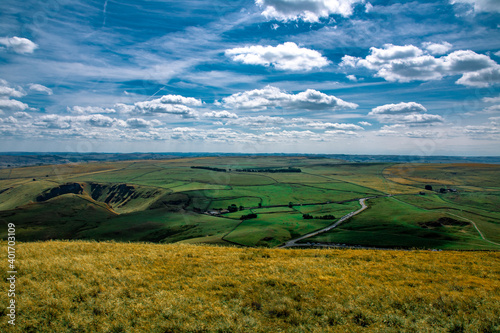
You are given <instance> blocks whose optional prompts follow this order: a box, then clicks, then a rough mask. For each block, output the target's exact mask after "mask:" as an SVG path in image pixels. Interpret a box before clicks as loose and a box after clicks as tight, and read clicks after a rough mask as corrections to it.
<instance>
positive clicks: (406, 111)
mask: <svg viewBox="0 0 500 333" xmlns="http://www.w3.org/2000/svg"><path fill="white" fill-rule="evenodd" d="M426 112H427V109H426V108H425V107H424V106H423V105H421V104H419V103H415V102H409V103H398V104H386V105H382V106H378V107H376V108H373V109H372V111H370V112H369V113H368V116H372V117H374V118H376V119H377V120H378V121H379V122H381V123H397V124H411V125H413V126H417V125H429V124H434V123H442V122H444V119H443V117H441V116H440V115H435V114H427V113H426Z"/></svg>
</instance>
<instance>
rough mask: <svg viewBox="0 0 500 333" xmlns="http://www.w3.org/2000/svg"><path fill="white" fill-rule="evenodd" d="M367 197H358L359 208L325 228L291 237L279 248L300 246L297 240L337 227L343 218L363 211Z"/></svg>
mask: <svg viewBox="0 0 500 333" xmlns="http://www.w3.org/2000/svg"><path fill="white" fill-rule="evenodd" d="M368 199H369V198H362V199H359V204H360V205H361V208H360V209H358V210H357V211H354V212H351V213H349V214H347V215H344V216H342V217H341V218H340V220H338V221H337V222H335V223H333V224H330V225H329V226H328V227H326V228H323V229H320V230H317V231H314V232H311V233H309V234H306V235H304V236H300V237H299V238H295V239H292V240H289V241H288V242H286V243H284V244H283V245H280V246H279V248H286V247H293V246H302V245H299V244H297V242H298V241H301V240H303V239H306V238H310V237H313V236H316V235H319V234H321V233H323V232H327V231H330V230H332V229H333V228H335V227H337V226H338V225H339V224H341V223H342V222H344V221H345V220H347V219H349V218H351V217H352V216H354V215H356V214H359V213H361V212H362V211H364V210H365V209H366V208H368V206H367V205H366V204H365V200H368Z"/></svg>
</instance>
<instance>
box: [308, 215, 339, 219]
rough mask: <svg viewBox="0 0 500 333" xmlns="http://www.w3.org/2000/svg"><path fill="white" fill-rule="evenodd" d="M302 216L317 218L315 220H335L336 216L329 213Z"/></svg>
mask: <svg viewBox="0 0 500 333" xmlns="http://www.w3.org/2000/svg"><path fill="white" fill-rule="evenodd" d="M302 218H303V219H304V220H312V219H317V220H335V219H336V217H335V216H333V215H330V214H327V215H322V216H312V215H311V214H304V215H302Z"/></svg>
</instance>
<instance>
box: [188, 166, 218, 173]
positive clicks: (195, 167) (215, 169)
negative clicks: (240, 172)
mask: <svg viewBox="0 0 500 333" xmlns="http://www.w3.org/2000/svg"><path fill="white" fill-rule="evenodd" d="M191 169H204V170H212V171H218V172H226V169H221V168H212V167H206V166H192V167H191Z"/></svg>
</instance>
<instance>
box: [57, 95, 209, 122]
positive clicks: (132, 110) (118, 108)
mask: <svg viewBox="0 0 500 333" xmlns="http://www.w3.org/2000/svg"><path fill="white" fill-rule="evenodd" d="M201 105H203V102H202V101H201V100H199V99H196V98H193V97H184V96H180V95H164V96H162V97H160V98H157V99H153V100H151V101H141V102H137V103H134V104H123V103H117V104H115V105H113V107H111V108H102V107H99V106H78V105H76V106H73V107H68V108H67V110H68V112H70V113H73V114H77V115H88V114H103V113H108V114H110V113H119V114H143V115H154V114H156V115H158V114H173V115H179V116H181V117H183V118H197V117H198V112H197V111H196V110H194V109H192V108H191V107H190V106H201Z"/></svg>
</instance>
